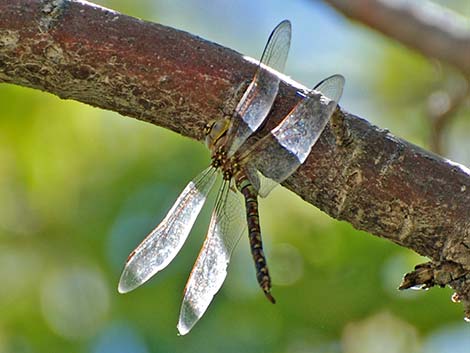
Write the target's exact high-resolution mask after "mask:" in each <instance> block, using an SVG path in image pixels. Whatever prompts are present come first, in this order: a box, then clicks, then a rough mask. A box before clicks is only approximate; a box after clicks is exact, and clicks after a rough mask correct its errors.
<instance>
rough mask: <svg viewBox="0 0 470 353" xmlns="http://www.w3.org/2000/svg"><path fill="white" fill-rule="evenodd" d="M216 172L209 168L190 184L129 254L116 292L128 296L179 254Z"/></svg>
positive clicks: (212, 183)
mask: <svg viewBox="0 0 470 353" xmlns="http://www.w3.org/2000/svg"><path fill="white" fill-rule="evenodd" d="M216 175H217V173H216V171H215V169H214V168H212V167H209V168H207V169H206V170H204V171H203V172H202V173H201V174H199V175H198V176H197V177H196V178H195V179H194V180H193V181H191V182H190V183H189V184H188V185H187V186H186V188H185V189H184V190H183V192H182V193H181V195H180V196H179V197H178V199H177V200H176V202H175V204H174V205H173V207H172V208H171V210H170V211H169V212H168V214H167V215H166V217H165V219H163V221H162V222H161V223H160V224H159V225H158V226H157V227H156V228H155V229H154V230H153V231H152V232H151V233H150V234H149V235H148V236H147V237H146V238H145V239H144V240H143V241H142V243H140V244H139V246H138V247H137V248H136V249H135V250H134V251H133V252H132V253H131V254H130V255H129V257H128V259H127V263H126V265H125V267H124V270H123V272H122V274H121V279H120V281H119V286H118V290H119V292H120V293H127V292H129V291H131V290H133V289H135V288H136V287H138V286H140V285H141V284H143V283H145V282H146V281H147V280H149V279H150V278H151V277H152V276H154V275H155V274H156V273H157V272H158V271H160V270H162V269H164V268H165V267H166V266H167V265H168V264H169V263H170V262H171V261H172V260H173V258H174V257H175V256H176V254H178V252H179V251H180V249H181V247H182V246H183V244H184V242H185V241H186V238H187V237H188V234H189V232H190V231H191V228H192V227H193V224H194V222H195V221H196V218H197V216H198V214H199V212H200V211H201V209H202V206H203V205H204V202H205V201H206V197H207V195H208V193H209V191H210V190H211V188H212V185H214V181H215V179H216Z"/></svg>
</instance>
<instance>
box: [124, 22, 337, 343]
mask: <svg viewBox="0 0 470 353" xmlns="http://www.w3.org/2000/svg"><path fill="white" fill-rule="evenodd" d="M290 42H291V23H290V22H289V21H288V20H284V21H282V22H281V23H279V24H278V25H277V26H276V27H275V28H274V30H273V31H272V33H271V35H270V36H269V39H268V42H267V44H266V46H265V48H264V51H263V54H262V56H261V60H260V62H259V65H258V66H257V69H256V72H255V75H254V77H253V79H252V80H251V82H250V84H249V85H248V88H247V89H246V91H245V92H244V94H243V96H242V98H241V100H240V101H239V102H238V104H237V106H236V108H235V110H234V112H233V114H232V115H229V116H225V117H223V118H221V119H219V120H216V121H214V122H212V123H211V124H209V125H207V126H206V128H205V131H204V132H205V140H206V141H205V142H206V145H207V147H208V148H209V150H210V151H211V164H210V166H209V167H208V168H207V169H205V170H204V171H203V172H201V173H200V174H199V175H198V176H197V177H196V178H195V179H193V180H192V181H191V182H190V183H189V184H188V185H187V186H186V188H185V189H184V190H183V192H182V193H181V195H180V196H179V197H178V199H177V200H176V202H175V204H174V205H173V207H172V208H171V209H170V211H169V212H168V214H167V215H166V217H165V218H164V219H163V220H162V221H161V223H160V224H159V225H158V226H157V227H156V228H155V229H154V230H152V231H151V232H150V234H149V235H148V236H147V237H146V238H145V239H144V240H143V241H142V242H141V243H140V245H138V246H137V248H136V249H135V250H133V251H132V252H131V253H130V255H129V257H128V258H127V262H126V264H125V267H124V270H123V272H122V275H121V278H120V282H119V286H118V290H119V292H121V293H126V292H129V291H131V290H133V289H135V288H137V287H138V286H140V285H142V284H143V283H145V282H146V281H148V280H149V279H150V278H151V277H153V276H154V275H155V274H156V273H157V272H159V271H161V270H162V269H164V268H165V267H166V266H167V265H168V264H169V263H170V262H171V261H172V260H173V259H174V258H175V256H176V255H177V254H178V252H179V251H180V249H181V248H182V246H183V244H184V242H185V241H186V239H187V237H188V235H189V233H190V231H191V228H192V227H193V225H194V222H195V221H196V218H197V216H198V215H199V213H200V211H201V209H202V207H203V205H204V203H205V201H206V199H207V197H208V195H209V193H210V191H211V190H212V189H213V188H214V185H215V184H216V180H217V179H218V178H219V180H221V181H220V183H219V184H220V186H219V188H218V193H217V196H216V200H215V207H214V209H213V212H212V216H211V220H210V223H209V229H208V231H207V235H206V238H205V240H204V243H203V245H202V248H201V250H200V252H199V255H198V257H197V259H196V262H195V264H194V266H193V269H192V271H191V273H190V275H189V279H188V281H187V283H186V286H185V289H184V296H183V302H182V305H181V309H180V316H179V321H178V325H177V328H178V331H179V333H180V334H181V335H184V334H186V333H188V332H189V331H190V330H191V329H192V328H193V326H194V325H195V324H196V322H197V321H198V320H199V319H200V318H201V317H202V316H203V314H204V313H205V311H206V310H207V308H208V306H209V304H210V303H211V301H212V299H213V298H214V296H215V294H216V293H217V292H218V291H219V289H220V288H221V287H222V284H223V282H224V280H225V278H226V276H227V269H228V265H229V263H230V258H231V255H232V252H233V250H234V248H235V247H236V245H237V243H238V241H239V239H240V238H241V236H242V234H243V233H244V232H245V231H246V229H248V232H247V233H248V238H249V242H250V249H251V254H252V257H253V260H254V264H255V269H256V278H257V281H258V283H259V286H260V287H261V289H262V291H263V292H264V294H265V295H266V297H267V298H268V300H269V301H271V302H272V303H274V302H275V299H274V297H273V295H272V294H271V277H270V274H269V270H268V266H267V261H266V257H265V255H264V252H263V243H262V238H261V227H260V222H259V214H258V196H260V197H266V196H267V195H268V194H269V192H270V191H271V190H272V189H273V188H274V187H275V186H276V185H278V184H280V183H282V182H283V181H284V180H286V179H287V178H288V177H289V176H290V175H292V173H294V172H295V171H296V170H297V168H298V167H299V166H300V165H301V164H302V163H304V161H305V160H306V158H307V156H308V155H309V154H310V150H311V148H312V146H313V145H314V144H315V142H316V141H317V139H318V138H319V136H320V134H321V132H322V131H323V129H324V128H325V126H326V124H327V122H328V120H329V118H330V117H331V115H332V114H333V113H334V111H335V110H336V106H337V103H338V101H339V99H340V97H341V95H342V92H343V86H344V82H345V80H344V77H343V76H341V75H333V76H330V77H328V78H326V79H325V80H323V81H321V82H320V83H319V84H317V85H316V86H315V87H314V89H313V90H311V91H308V92H307V93H303V94H301V92H299V96H301V97H300V99H299V101H298V103H296V104H295V106H294V107H293V108H292V110H291V111H290V112H289V113H288V114H287V115H286V116H285V117H284V119H283V120H282V121H281V122H280V123H279V124H278V125H277V126H276V127H275V128H274V129H272V130H271V131H270V132H269V133H268V134H266V135H265V136H263V137H261V138H259V139H257V140H256V141H254V142H252V143H250V142H249V141H250V140H253V138H250V137H252V135H253V134H254V133H255V132H257V131H258V130H259V129H260V127H261V126H262V124H263V122H264V121H265V119H266V117H267V116H268V113H269V112H270V110H271V107H272V105H273V102H274V100H275V98H276V96H277V94H278V90H279V84H280V81H281V78H280V76H279V72H282V71H283V69H284V66H285V63H286V60H287V54H288V52H289V48H290Z"/></svg>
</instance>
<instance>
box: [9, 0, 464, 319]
mask: <svg viewBox="0 0 470 353" xmlns="http://www.w3.org/2000/svg"><path fill="white" fill-rule="evenodd" d="M254 70H255V65H254V64H253V63H251V62H250V61H248V60H246V59H245V58H243V57H242V56H241V55H240V54H238V53H236V52H234V51H233V50H230V49H227V48H224V47H221V46H219V45H216V44H214V43H210V42H208V41H205V40H203V39H201V38H198V37H195V36H193V35H190V34H188V33H185V32H181V31H178V30H175V29H172V28H168V27H164V26H161V25H158V24H154V23H148V22H144V21H141V20H138V19H135V18H131V17H128V16H124V15H122V14H119V13H117V12H114V11H111V10H107V9H104V8H101V7H97V6H95V5H92V4H90V3H85V2H76V1H68V0H44V1H39V0H0V81H3V82H8V83H13V84H17V85H22V86H27V87H33V88H36V89H41V90H43V91H47V92H50V93H53V94H56V95H57V96H59V97H61V98H70V99H74V100H78V101H81V102H84V103H87V104H91V105H93V106H96V107H100V108H103V109H109V110H113V111H116V112H119V113H121V114H123V115H127V116H131V117H134V118H137V119H140V120H143V121H147V122H149V123H152V124H156V125H159V126H163V127H165V128H168V129H171V130H173V131H176V132H178V133H180V134H182V135H185V136H188V137H191V138H195V139H198V140H202V138H203V127H204V126H205V124H206V123H207V122H209V121H210V120H213V119H216V118H218V117H220V116H222V111H223V109H224V107H225V105H226V102H227V101H228V100H229V99H230V98H231V97H232V96H233V94H234V92H236V91H237V88H238V87H239V86H240V85H241V84H243V83H244V82H246V80H249V79H250V78H251V77H252V75H253V73H254ZM299 87H301V86H300V85H299V84H297V83H295V82H290V81H289V82H282V84H281V87H280V92H279V95H278V98H277V99H276V102H275V105H274V108H273V111H272V113H271V115H270V118H269V121H268V124H267V127H266V129H269V128H271V127H273V126H274V125H275V124H276V122H278V121H279V120H280V119H281V118H282V117H283V116H284V115H285V114H286V113H287V112H288V111H289V109H290V108H291V107H292V106H293V105H294V104H295V102H296V101H297V100H298V97H297V95H296V92H297V90H298V89H299ZM284 185H285V186H286V187H287V188H289V189H290V190H292V191H293V192H295V193H297V194H298V195H299V196H301V197H302V198H303V199H304V200H306V201H307V202H309V203H311V204H313V205H315V206H316V207H318V208H320V209H322V210H323V211H325V212H326V213H328V214H329V215H331V216H332V217H334V218H336V219H340V220H345V221H347V222H349V223H351V224H352V225H353V226H354V227H356V228H357V229H362V230H365V231H368V232H370V233H372V234H375V235H377V236H380V237H383V238H386V239H389V240H391V241H393V242H394V243H396V244H399V245H401V246H404V247H407V248H409V249H412V250H414V251H416V252H417V253H419V254H421V255H424V256H427V257H428V258H430V259H431V262H430V263H428V264H425V265H421V267H417V269H416V270H415V271H414V272H412V273H411V274H409V275H407V277H405V280H404V282H403V284H402V286H401V288H408V287H411V286H418V285H426V286H431V285H434V284H438V285H442V286H443V285H450V286H451V287H452V288H453V289H454V290H455V291H456V293H457V294H456V295H455V297H454V298H455V299H458V300H460V301H461V302H462V303H463V304H464V307H465V310H466V316H467V317H468V316H470V221H469V219H468V215H469V206H470V171H469V170H468V169H466V168H465V167H462V166H459V165H457V164H454V163H452V162H450V161H447V160H445V159H443V158H441V157H438V156H436V155H433V154H431V153H429V152H426V151H424V150H422V149H421V148H419V147H417V146H414V145H412V144H410V143H408V142H406V141H404V140H401V139H399V138H397V137H394V136H393V135H391V134H390V133H389V132H388V131H386V130H383V129H380V128H378V127H376V126H372V125H371V124H370V123H368V122H367V121H365V120H363V119H361V118H359V117H357V116H354V115H352V114H350V113H348V112H346V111H344V110H342V109H338V110H337V111H336V113H335V115H334V116H333V117H332V119H331V122H330V124H329V126H328V127H327V128H326V130H325V131H324V132H323V134H322V136H321V137H320V139H319V141H318V142H317V144H316V145H315V147H314V148H313V150H312V153H311V155H310V156H309V158H308V159H307V161H306V163H305V164H304V165H302V166H301V167H300V168H299V170H298V171H297V172H296V173H295V174H294V175H293V176H292V177H290V178H289V179H288V180H287V181H286V182H285V183H284Z"/></svg>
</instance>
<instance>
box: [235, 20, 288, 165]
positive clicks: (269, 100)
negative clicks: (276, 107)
mask: <svg viewBox="0 0 470 353" xmlns="http://www.w3.org/2000/svg"><path fill="white" fill-rule="evenodd" d="M291 31H292V29H291V24H290V22H289V21H288V20H284V21H282V22H281V23H279V24H278V25H277V26H276V28H274V30H273V31H272V33H271V35H270V36H269V39H268V42H267V44H266V47H265V48H264V51H263V55H262V57H261V60H260V65H259V66H258V69H257V71H256V73H255V76H254V78H253V81H252V82H251V83H250V85H249V86H248V88H247V90H246V91H245V94H244V95H243V97H242V99H241V100H240V102H239V103H238V106H237V107H236V109H235V113H234V116H233V119H232V125H231V127H230V129H229V131H228V138H227V150H228V156H229V157H230V156H232V155H233V154H234V153H235V151H237V150H238V148H239V147H240V146H241V145H242V144H243V142H245V141H246V139H247V138H248V137H249V136H250V135H251V134H252V133H253V132H254V131H256V129H258V127H259V126H260V125H261V124H262V122H263V121H264V119H265V118H266V116H267V115H268V113H269V111H270V110H271V106H272V105H273V102H274V99H275V98H276V95H277V91H278V89H279V82H280V80H281V79H280V78H279V76H278V75H277V74H276V73H273V72H272V71H270V70H268V69H267V68H266V67H269V68H271V69H274V70H276V71H279V72H281V71H283V70H284V66H285V64H286V60H287V54H288V53H289V48H290V41H291Z"/></svg>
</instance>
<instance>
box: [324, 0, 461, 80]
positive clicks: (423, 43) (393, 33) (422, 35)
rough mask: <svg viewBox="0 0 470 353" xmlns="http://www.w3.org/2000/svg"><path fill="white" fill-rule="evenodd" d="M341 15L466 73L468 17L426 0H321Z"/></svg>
mask: <svg viewBox="0 0 470 353" xmlns="http://www.w3.org/2000/svg"><path fill="white" fill-rule="evenodd" d="M325 2H327V3H329V4H330V5H331V6H333V7H334V8H336V9H337V10H338V11H339V12H341V13H342V14H344V15H345V16H347V17H349V18H351V19H353V20H356V21H359V22H361V23H363V24H365V25H367V26H369V27H371V28H373V29H375V30H377V31H379V32H381V33H383V34H385V35H386V36H387V37H390V38H394V39H396V40H398V41H399V42H400V43H402V44H404V45H406V46H408V47H409V48H411V49H412V50H415V51H418V52H420V53H421V54H423V55H424V56H426V57H428V58H434V59H438V60H441V61H442V62H445V63H447V64H450V65H452V66H453V67H455V68H457V69H459V70H460V71H461V72H462V73H463V74H464V75H465V76H466V77H470V28H469V26H468V19H467V18H464V17H463V16H460V15H458V14H457V13H455V12H452V11H450V10H449V9H446V8H444V7H442V6H440V5H437V4H435V3H432V2H430V1H426V0H420V1H398V0H355V1H350V0H325Z"/></svg>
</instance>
